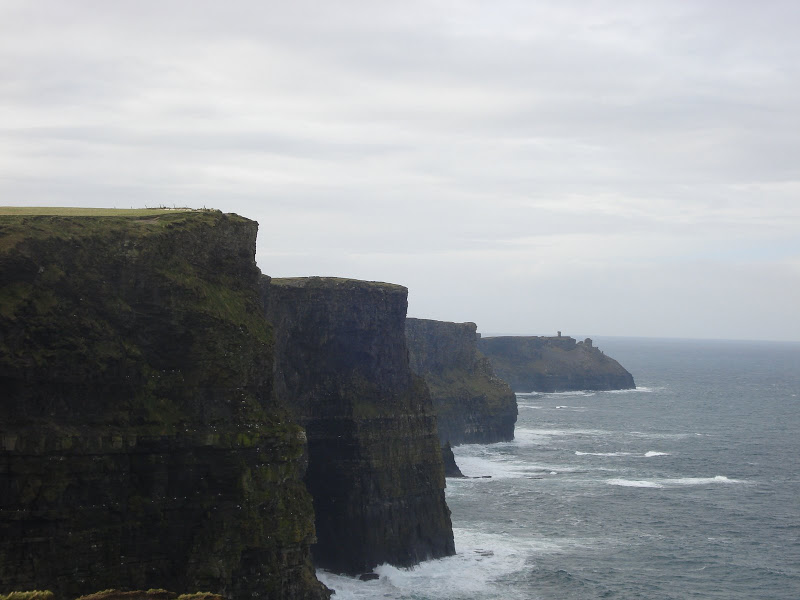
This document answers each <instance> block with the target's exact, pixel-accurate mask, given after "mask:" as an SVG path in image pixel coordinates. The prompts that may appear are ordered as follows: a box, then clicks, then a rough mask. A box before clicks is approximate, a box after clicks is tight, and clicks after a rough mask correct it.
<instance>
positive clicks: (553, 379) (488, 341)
mask: <svg viewBox="0 0 800 600" xmlns="http://www.w3.org/2000/svg"><path fill="white" fill-rule="evenodd" d="M478 347H479V348H480V350H481V352H483V353H484V354H485V355H486V356H487V357H488V358H489V360H490V361H491V362H492V366H493V367H494V370H495V371H496V372H497V374H498V375H499V376H500V377H502V378H503V379H504V380H506V381H507V382H508V383H509V385H510V386H511V388H512V389H513V390H514V391H515V392H569V391H576V390H626V389H633V388H635V387H636V384H635V383H634V381H633V376H632V375H631V374H630V373H629V372H628V371H626V370H625V369H624V368H623V367H622V365H620V364H619V363H618V362H617V361H616V360H614V359H613V358H611V357H609V356H606V355H605V353H603V352H602V351H600V350H599V349H598V348H596V347H594V346H593V345H592V340H590V339H588V338H587V339H586V340H584V341H583V342H576V341H575V339H574V338H571V337H568V336H561V335H559V336H558V337H539V336H502V337H485V338H481V339H479V340H478Z"/></svg>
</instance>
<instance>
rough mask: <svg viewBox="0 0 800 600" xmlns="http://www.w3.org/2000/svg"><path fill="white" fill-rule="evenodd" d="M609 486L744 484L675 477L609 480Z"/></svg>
mask: <svg viewBox="0 0 800 600" xmlns="http://www.w3.org/2000/svg"><path fill="white" fill-rule="evenodd" d="M606 483H607V484H608V485H618V486H622V487H644V488H664V487H675V486H685V485H710V484H719V483H743V482H742V481H741V480H739V479H729V478H728V477H725V476H724V475H717V476H715V477H674V478H667V479H607V480H606Z"/></svg>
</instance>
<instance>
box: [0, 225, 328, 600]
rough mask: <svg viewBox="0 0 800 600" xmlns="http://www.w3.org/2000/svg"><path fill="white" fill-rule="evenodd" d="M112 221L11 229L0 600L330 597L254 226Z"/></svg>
mask: <svg viewBox="0 0 800 600" xmlns="http://www.w3.org/2000/svg"><path fill="white" fill-rule="evenodd" d="M119 214H120V215H121V216H108V217H61V216H38V217H20V216H15V217H10V216H1V217H0V389H1V390H2V394H0V441H1V442H2V445H0V593H7V592H11V591H14V590H24V589H34V588H37V589H50V590H52V591H53V592H55V593H56V597H57V598H74V597H76V596H79V595H81V594H86V593H90V592H94V591H96V590H102V589H104V588H128V589H137V588H138V589H145V590H146V589H148V588H158V587H163V588H168V589H174V590H184V591H191V590H206V591H212V592H216V593H219V594H222V595H224V596H225V597H227V598H233V599H237V600H238V599H241V600H245V599H247V600H252V599H254V598H255V599H257V598H265V599H287V600H288V599H300V598H311V599H321V598H326V597H327V596H328V595H329V593H328V591H327V590H326V589H325V588H324V587H323V586H322V585H321V584H320V583H319V582H317V581H316V578H315V575H314V571H313V568H312V565H311V561H310V552H309V548H310V545H311V543H312V542H313V541H314V526H313V513H312V505H311V497H310V496H309V494H308V493H307V491H306V488H305V486H304V484H303V480H302V478H303V474H304V470H305V466H306V456H305V443H304V435H303V431H302V429H301V428H300V427H299V426H298V425H296V424H294V423H293V422H292V421H291V420H290V419H289V417H288V414H287V413H286V412H285V411H283V410H281V409H280V408H278V407H277V406H276V405H275V403H274V402H273V401H272V399H271V395H272V385H271V380H270V377H271V372H272V362H273V354H272V349H273V337H272V331H271V329H270V327H269V325H268V323H267V322H266V320H265V319H264V318H263V315H262V313H261V306H260V295H259V277H260V273H259V271H258V269H257V267H256V265H255V262H254V252H255V239H256V230H257V224H256V223H255V222H253V221H249V220H247V219H243V218H241V217H238V216H235V215H224V214H221V213H219V212H212V211H198V212H175V213H172V212H166V211H163V212H160V213H156V214H148V215H147V216H142V217H138V216H130V214H128V213H126V211H120V213H119ZM133 214H136V213H133Z"/></svg>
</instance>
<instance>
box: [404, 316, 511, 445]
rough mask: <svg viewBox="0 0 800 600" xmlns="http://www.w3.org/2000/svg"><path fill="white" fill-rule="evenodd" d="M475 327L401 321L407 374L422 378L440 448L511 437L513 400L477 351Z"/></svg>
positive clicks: (504, 384) (438, 322)
mask: <svg viewBox="0 0 800 600" xmlns="http://www.w3.org/2000/svg"><path fill="white" fill-rule="evenodd" d="M476 329H477V328H476V325H475V323H448V322H443V321H432V320H429V319H411V318H409V319H406V339H407V340H408V351H409V358H410V362H411V370H412V371H413V372H414V373H416V374H418V375H420V376H421V377H423V378H424V379H425V382H426V383H427V384H428V387H429V388H430V391H431V396H432V397H433V405H434V408H435V409H436V414H437V416H438V426H439V439H440V441H441V443H442V444H444V443H446V442H448V441H449V442H450V443H451V444H464V443H481V444H486V443H491V442H501V441H508V440H513V439H514V424H515V423H516V421H517V400H516V397H515V396H514V392H512V391H511V388H510V387H508V384H507V383H505V382H504V381H503V380H501V379H500V378H499V377H497V376H496V375H495V373H494V371H493V370H492V366H491V365H490V364H489V361H488V360H487V359H486V358H485V357H484V356H483V355H482V354H481V353H480V352H478V342H477V333H476Z"/></svg>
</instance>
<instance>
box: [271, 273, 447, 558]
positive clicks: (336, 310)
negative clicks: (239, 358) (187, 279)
mask: <svg viewBox="0 0 800 600" xmlns="http://www.w3.org/2000/svg"><path fill="white" fill-rule="evenodd" d="M263 293H264V298H265V306H266V314H267V316H268V319H269V320H270V321H271V322H272V324H273V326H274V329H275V344H276V345H275V366H274V389H275V395H276V398H277V399H278V400H279V401H280V402H281V403H283V404H285V405H286V406H287V407H288V408H289V410H291V411H292V412H293V414H294V415H295V417H296V418H297V419H298V420H299V421H300V423H301V424H302V425H304V426H305V428H306V431H307V435H308V448H309V469H308V473H307V476H306V482H307V484H308V488H309V490H310V492H311V494H312V496H313V498H314V508H315V511H316V527H317V537H318V539H319V542H318V544H317V545H316V546H315V547H314V550H313V552H314V559H315V562H316V563H317V564H319V565H320V566H323V567H326V568H328V569H331V570H333V571H338V572H343V573H350V574H357V573H363V572H365V571H369V570H371V569H372V568H373V567H374V566H376V565H378V564H381V563H383V562H389V563H392V564H394V565H399V566H410V565H413V564H415V563H417V562H419V561H421V560H425V559H429V558H437V557H442V556H446V555H450V554H453V553H454V544H453V532H452V525H451V522H450V512H449V510H448V508H447V505H446V504H445V498H444V485H445V480H444V473H443V467H442V458H441V454H440V451H439V441H438V437H437V433H436V416H435V413H434V411H433V407H432V404H431V399H430V396H429V394H428V391H427V387H426V386H425V384H424V382H423V381H422V379H420V378H418V377H415V376H414V375H412V373H411V370H410V368H409V363H408V352H407V350H406V342H405V335H404V324H405V317H406V308H407V290H406V288H404V287H401V286H398V285H391V284H384V283H374V282H364V281H355V280H348V279H335V278H319V277H311V278H293V279H272V280H269V278H267V277H265V278H264V279H263Z"/></svg>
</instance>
